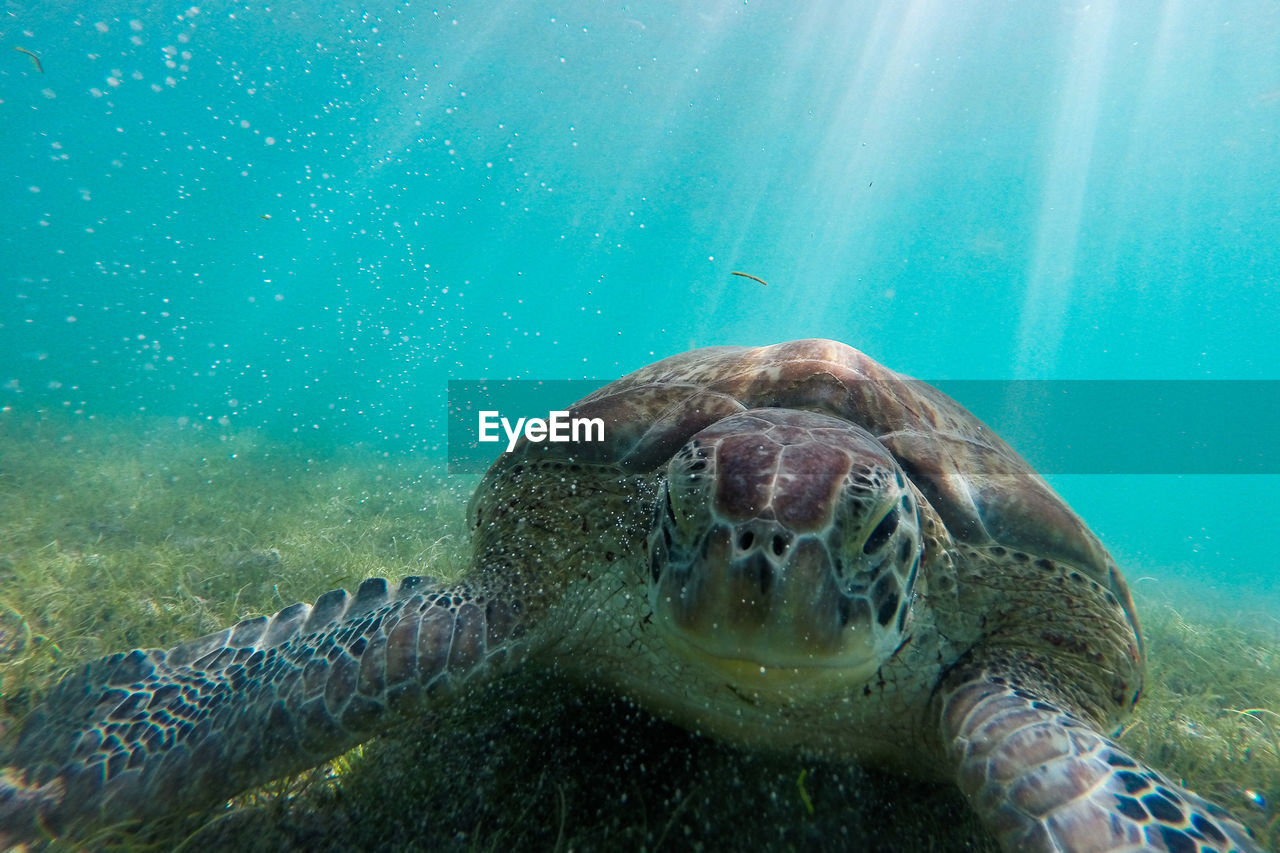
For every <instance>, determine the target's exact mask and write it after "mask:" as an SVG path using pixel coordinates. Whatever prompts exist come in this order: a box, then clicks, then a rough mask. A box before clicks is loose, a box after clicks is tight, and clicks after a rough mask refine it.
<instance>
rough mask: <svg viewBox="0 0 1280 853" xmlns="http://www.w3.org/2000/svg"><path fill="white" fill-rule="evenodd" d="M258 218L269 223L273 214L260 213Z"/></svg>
mask: <svg viewBox="0 0 1280 853" xmlns="http://www.w3.org/2000/svg"><path fill="white" fill-rule="evenodd" d="M258 218H259V219H266V220H267V221H270V220H271V214H270V213H259V214H258Z"/></svg>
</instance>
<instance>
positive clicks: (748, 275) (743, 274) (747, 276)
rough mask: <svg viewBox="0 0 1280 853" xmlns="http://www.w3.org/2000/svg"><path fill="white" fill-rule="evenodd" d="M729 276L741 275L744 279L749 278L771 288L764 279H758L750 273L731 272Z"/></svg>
mask: <svg viewBox="0 0 1280 853" xmlns="http://www.w3.org/2000/svg"><path fill="white" fill-rule="evenodd" d="M729 275H740V276H742V277H743V278H749V279H751V280H752V281H758V282H760V283H761V284H763V285H764V286H765V287H768V286H769V282H767V281H765V280H764V279H762V278H757V277H756V276H754V275H752V274H751V273H749V272H731V273H729Z"/></svg>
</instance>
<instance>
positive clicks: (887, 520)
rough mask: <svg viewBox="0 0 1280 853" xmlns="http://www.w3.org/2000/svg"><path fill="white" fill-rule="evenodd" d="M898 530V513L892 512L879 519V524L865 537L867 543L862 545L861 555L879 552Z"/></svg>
mask: <svg viewBox="0 0 1280 853" xmlns="http://www.w3.org/2000/svg"><path fill="white" fill-rule="evenodd" d="M897 529H898V511H897V510H896V509H895V510H892V511H890V512H889V514H888V515H886V516H885V517H884V518H882V519H880V523H879V524H877V525H876V527H875V530H872V531H871V535H870V536H868V537H867V541H866V542H864V543H862V553H864V554H870V553H872V552H873V551H879V550H880V549H881V548H883V547H884V544H885V543H886V542H888V541H889V537H890V536H892V535H893V532H894V531H895V530H897Z"/></svg>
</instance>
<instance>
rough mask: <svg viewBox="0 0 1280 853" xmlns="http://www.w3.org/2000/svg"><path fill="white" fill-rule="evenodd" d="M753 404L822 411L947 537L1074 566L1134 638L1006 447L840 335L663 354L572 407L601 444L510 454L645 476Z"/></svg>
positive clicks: (1079, 525)
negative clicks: (895, 466)
mask: <svg viewBox="0 0 1280 853" xmlns="http://www.w3.org/2000/svg"><path fill="white" fill-rule="evenodd" d="M753 408H788V409H803V410H811V411H817V412H825V413H827V414H831V415H835V416H837V417H840V418H844V419H846V420H848V421H850V422H851V423H855V424H857V425H858V426H860V427H862V428H863V429H865V430H867V431H868V432H870V433H871V434H872V435H874V436H875V437H876V438H878V439H879V440H880V441H881V443H883V444H884V445H885V446H886V447H887V448H889V450H890V451H892V452H893V454H894V456H895V457H897V459H898V462H899V464H901V465H902V467H903V469H904V470H905V471H906V472H907V474H908V475H909V476H910V477H911V479H912V481H913V482H914V483H915V484H916V486H917V487H919V488H920V490H921V491H922V492H923V493H924V495H925V497H927V498H928V499H929V501H930V503H932V504H933V506H934V507H935V509H936V510H937V511H938V514H939V515H940V516H941V517H942V520H943V521H944V522H945V524H946V526H947V530H948V532H949V533H950V535H951V536H952V537H954V538H955V539H956V540H958V541H960V542H966V543H969V544H975V545H982V544H999V545H1004V546H1007V547H1009V548H1012V549H1016V550H1024V551H1030V552H1032V553H1036V554H1039V555H1042V556H1044V557H1047V558H1050V559H1056V560H1062V561H1065V562H1069V563H1071V564H1073V565H1075V566H1077V567H1078V568H1079V569H1081V570H1083V571H1085V572H1087V573H1088V574H1089V575H1090V576H1091V577H1092V578H1093V579H1094V580H1096V581H1098V582H1099V583H1102V584H1103V585H1104V586H1106V587H1108V588H1109V589H1110V590H1111V591H1112V592H1113V593H1114V594H1115V596H1116V598H1117V599H1119V600H1120V601H1121V602H1122V604H1123V606H1124V608H1125V611H1126V613H1127V615H1128V618H1129V621H1130V623H1131V624H1132V625H1133V629H1134V634H1135V635H1136V634H1138V633H1139V631H1138V625H1137V619H1136V617H1135V615H1134V607H1133V602H1132V600H1131V598H1130V596H1129V590H1128V587H1127V586H1126V585H1125V583H1124V580H1123V579H1122V578H1121V576H1120V574H1119V572H1118V571H1117V570H1116V567H1115V565H1114V563H1113V562H1112V561H1111V559H1110V558H1109V557H1108V556H1107V553H1106V551H1105V549H1104V548H1103V547H1102V544H1101V543H1100V542H1099V541H1098V539H1097V537H1095V536H1094V535H1093V533H1092V532H1090V530H1089V528H1088V527H1087V526H1086V525H1085V524H1084V522H1083V521H1081V520H1080V518H1079V517H1078V516H1077V515H1076V514H1075V513H1074V512H1072V510H1071V509H1070V507H1068V506H1067V505H1066V504H1065V503H1064V502H1063V501H1062V499H1061V498H1059V497H1058V496H1057V495H1056V494H1055V493H1054V492H1053V490H1052V489H1051V488H1049V486H1048V485H1047V484H1046V483H1045V482H1044V480H1043V479H1042V478H1041V477H1040V476H1039V475H1038V474H1036V472H1035V471H1034V470H1033V469H1032V468H1031V466H1030V465H1028V464H1027V462H1026V461H1025V460H1023V458H1022V457H1021V456H1019V455H1018V453H1017V452H1016V451H1015V450H1013V448H1011V447H1010V446H1009V445H1008V444H1006V443H1005V442H1004V441H1003V440H1002V439H1001V438H1000V437H999V436H998V435H996V434H995V433H994V432H993V431H992V430H991V429H990V428H988V427H987V426H986V425H985V424H983V423H982V422H981V421H980V420H978V419H977V418H976V417H974V416H973V415H972V414H971V413H970V412H969V411H968V410H967V409H965V408H964V407H963V406H961V405H960V404H958V403H956V402H955V401H954V400H952V399H951V398H949V397H947V396H946V395H944V394H942V393H941V392H940V391H938V390H936V389H935V388H933V387H932V386H930V385H928V384H927V383H925V382H923V381H920V380H917V379H912V378H910V377H908V376H904V375H903V374H900V373H897V372H895V371H892V370H889V369H888V368H886V367H884V366H882V365H881V364H879V363H878V362H876V361H875V360H873V359H872V358H870V357H869V356H867V355H865V354H864V353H862V352H860V351H858V350H856V349H854V348H853V347H851V346H848V345H847V344H842V343H840V342H838V341H830V340H822V339H809V340H799V341H790V342H787V343H782V344H776V345H773V346H766V347H737V346H722V347H709V348H705V349H698V350H693V351H691V352H687V353H681V354H679V355H674V356H671V357H670V358H665V359H663V360H661V361H658V362H655V363H654V364H652V365H649V366H648V367H644V368H641V369H640V370H637V371H636V372H635V373H632V374H629V375H628V376H625V377H623V378H622V379H619V380H618V381H616V382H613V383H611V384H609V385H606V386H604V387H603V388H601V389H600V390H598V391H596V392H595V393H593V394H591V395H590V396H588V397H586V398H584V399H583V400H582V401H580V402H579V403H577V404H576V405H575V406H573V407H572V409H571V411H572V414H573V415H574V416H575V417H592V418H601V419H602V420H603V421H604V425H605V426H604V434H605V441H604V442H601V443H598V444H595V445H573V446H566V445H555V444H537V445H533V444H529V443H528V442H526V441H524V440H523V439H521V442H520V444H519V445H518V446H517V448H516V450H515V452H514V453H513V454H511V456H510V458H511V460H512V461H513V463H514V461H515V460H517V459H520V458H523V457H524V456H527V455H534V456H545V455H548V454H550V455H553V456H554V455H558V454H572V455H573V456H574V457H575V458H576V459H578V460H581V461H590V462H612V463H614V464H617V465H619V466H621V467H622V468H623V469H624V470H626V471H628V472H632V473H641V472H648V471H651V470H653V469H655V468H657V467H658V466H660V465H662V464H664V463H665V462H666V460H667V459H670V458H671V456H672V455H674V454H675V453H676V451H677V450H679V448H680V447H681V445H683V444H684V443H685V441H687V440H688V439H689V437H690V436H692V435H693V434H694V433H696V432H698V431H700V430H702V429H704V428H706V427H707V426H709V425H710V424H712V423H714V422H716V421H718V420H721V419H722V418H725V417H728V416H729V415H732V414H736V413H738V412H742V411H746V410H747V409H753ZM566 447H568V448H569V449H565V448H566Z"/></svg>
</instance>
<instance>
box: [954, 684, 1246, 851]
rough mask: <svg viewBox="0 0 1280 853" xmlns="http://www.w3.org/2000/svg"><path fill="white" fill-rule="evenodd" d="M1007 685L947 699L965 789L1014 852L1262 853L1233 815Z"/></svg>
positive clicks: (978, 687)
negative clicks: (1165, 852) (1152, 852)
mask: <svg viewBox="0 0 1280 853" xmlns="http://www.w3.org/2000/svg"><path fill="white" fill-rule="evenodd" d="M1011 684H1012V682H1010V681H1009V680H1008V679H1003V678H983V677H978V678H973V679H970V680H967V681H965V682H964V683H960V684H958V685H957V686H956V687H955V688H954V689H952V690H950V691H949V692H948V693H946V694H944V698H943V705H942V731H943V737H944V739H946V741H947V742H948V744H949V752H950V753H951V756H952V758H953V759H954V760H955V761H956V764H957V767H958V776H957V780H958V783H959V787H960V790H961V791H962V792H963V793H964V795H965V797H966V798H967V799H968V800H969V802H970V803H971V804H972V805H973V808H974V810H975V811H976V812H978V814H979V815H980V816H981V817H982V820H983V822H984V823H985V824H986V825H987V828H988V829H990V830H991V831H992V833H993V834H994V835H995V836H996V837H997V838H998V839H999V840H1000V843H1001V845H1002V846H1003V847H1004V849H1006V850H1026V851H1062V850H1097V851H1109V850H1116V851H1119V850H1170V851H1174V852H1175V853H1180V851H1223V853H1225V851H1237V853H1261V848H1260V847H1259V846H1258V845H1257V842H1255V841H1254V840H1253V839H1252V838H1251V837H1250V835H1249V832H1248V830H1247V829H1245V828H1244V826H1242V825H1241V824H1239V823H1237V822H1236V821H1235V820H1234V819H1232V817H1231V816H1230V815H1229V814H1227V812H1226V811H1225V810H1223V809H1221V808H1219V807H1218V806H1215V805H1213V804H1212V803H1210V802H1208V801H1207V800H1205V799H1204V798H1202V797H1200V796H1199V795H1198V794H1195V793H1193V792H1192V791H1188V790H1187V789H1186V788H1183V787H1182V786H1180V785H1178V784H1177V783H1176V782H1172V781H1170V780H1169V779H1167V778H1165V777H1164V776H1163V775H1162V774H1160V773H1158V772H1157V771H1155V770H1153V769H1151V768H1150V767H1148V766H1146V765H1145V764H1143V763H1142V762H1140V761H1138V760H1137V759H1136V758H1134V757H1133V756H1132V755H1130V754H1129V753H1128V752H1127V751H1126V750H1125V749H1124V748H1123V747H1121V746H1119V745H1118V744H1116V743H1115V742H1114V741H1112V740H1110V739H1108V738H1105V737H1103V736H1102V735H1100V734H1098V733H1097V732H1096V731H1094V730H1093V728H1092V727H1091V726H1089V725H1086V724H1084V723H1082V722H1081V721H1079V720H1077V719H1075V718H1073V717H1072V716H1071V715H1070V714H1067V713H1066V712H1065V711H1063V710H1061V709H1059V708H1058V707H1056V706H1055V705H1054V704H1053V703H1051V702H1049V701H1045V700H1044V699H1039V698H1036V696H1035V695H1033V694H1032V693H1029V692H1028V691H1027V690H1026V689H1023V688H1020V687H1014V686H1011Z"/></svg>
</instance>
